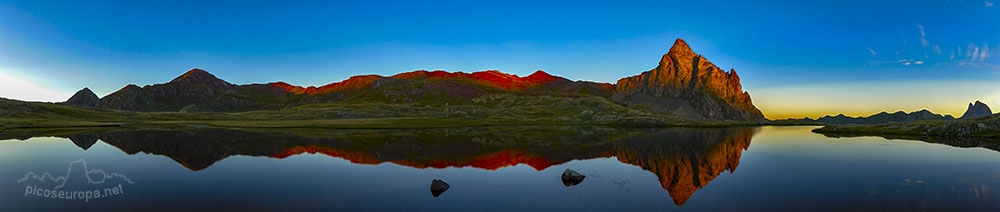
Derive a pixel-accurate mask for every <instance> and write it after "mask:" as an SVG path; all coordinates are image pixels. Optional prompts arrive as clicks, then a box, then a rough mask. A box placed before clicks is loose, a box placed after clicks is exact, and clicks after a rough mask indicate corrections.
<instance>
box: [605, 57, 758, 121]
mask: <svg viewBox="0 0 1000 212" xmlns="http://www.w3.org/2000/svg"><path fill="white" fill-rule="evenodd" d="M615 91H616V95H617V96H618V99H620V100H623V101H632V102H633V103H642V102H648V101H645V100H642V99H646V98H644V97H642V96H651V97H657V98H668V99H680V100H683V101H685V102H686V103H687V104H685V102H676V103H673V104H671V105H672V106H669V108H672V110H689V109H690V110H695V111H696V114H688V115H686V116H688V117H692V118H706V119H718V120H764V115H763V114H762V113H761V112H760V110H759V109H757V107H756V106H754V105H753V102H752V101H751V100H750V94H749V93H747V92H744V91H743V87H742V85H740V78H739V76H738V75H737V74H736V70H735V69H730V71H729V72H726V71H724V70H722V69H720V68H719V67H717V66H715V65H714V64H712V63H711V62H709V61H708V60H707V59H705V58H704V57H702V56H701V55H698V54H697V53H695V52H694V51H692V50H691V47H690V46H688V44H687V42H684V40H681V39H677V40H676V41H674V45H673V46H672V47H670V51H668V52H667V53H666V54H664V55H663V57H662V58H661V59H660V63H659V64H658V65H657V66H656V68H654V69H653V70H649V71H646V72H643V73H642V74H639V75H635V76H631V77H626V78H622V79H620V80H618V82H617V84H616V85H615ZM636 101H639V102H636ZM654 106H655V105H654ZM682 115H683V114H682Z"/></svg>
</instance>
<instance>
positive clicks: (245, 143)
mask: <svg viewBox="0 0 1000 212" xmlns="http://www.w3.org/2000/svg"><path fill="white" fill-rule="evenodd" d="M754 133H755V131H754V129H752V128H727V129H674V128H671V129H620V128H608V127H477V128H443V129H408V130H335V131H270V132H268V131H242V130H230V129H190V130H173V131H166V130H132V131H103V132H85V133H79V132H74V133H69V134H66V133H56V135H54V136H57V137H64V138H68V139H70V140H72V141H73V143H74V144H76V145H77V146H79V147H80V148H82V149H84V150H86V149H88V148H89V147H90V146H92V145H94V144H95V143H96V142H97V140H101V141H103V142H105V143H107V144H110V145H112V146H114V147H117V148H118V149H120V150H122V151H124V152H126V153H128V154H136V153H140V152H141V153H149V154H155V155H163V156H166V157H169V158H171V159H173V160H174V161H176V162H177V163H180V164H181V165H183V166H185V167H187V168H188V169H190V170H192V171H199V170H203V169H206V168H208V167H210V166H211V165H212V164H214V163H216V162H218V161H220V160H222V159H225V158H227V157H229V156H235V155H244V156H266V157H272V158H286V157H289V156H293V155H298V154H303V153H309V154H316V153H319V154H323V155H327V156H330V157H336V158H342V159H345V160H348V161H350V162H351V163H355V164H381V163H386V162H388V163H393V164H398V165H402V166H407V167H413V168H419V169H425V168H447V167H472V168H478V169H485V170H496V169H499V168H503V167H509V166H515V165H519V164H525V165H528V166H531V167H533V168H534V169H536V170H538V171H541V170H545V169H547V168H549V167H551V166H554V165H558V164H562V163H566V162H569V161H572V160H584V159H593V158H607V157H616V158H617V159H618V161H620V162H622V163H626V164H631V165H635V166H638V167H641V168H642V169H644V170H647V171H649V172H651V173H653V174H655V175H656V176H657V178H658V179H659V181H660V184H661V185H662V187H663V189H664V190H667V191H668V192H669V193H670V196H671V197H672V198H673V201H674V203H676V204H677V205H683V204H684V202H685V201H687V199H688V198H690V197H691V196H692V195H693V194H694V192H695V191H697V190H698V189H700V188H702V187H704V186H705V185H706V184H708V183H709V182H710V181H712V179H714V178H715V177H717V176H718V175H719V174H720V173H722V172H725V171H729V172H733V171H734V170H735V169H736V166H737V165H739V159H740V155H741V153H742V152H743V150H746V149H747V147H748V146H749V145H750V140H751V138H752V137H753V135H754ZM50 136H51V135H50Z"/></svg>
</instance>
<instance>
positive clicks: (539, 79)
mask: <svg viewBox="0 0 1000 212" xmlns="http://www.w3.org/2000/svg"><path fill="white" fill-rule="evenodd" d="M381 78H386V77H384V76H379V75H360V76H353V77H351V78H348V79H347V80H344V81H341V82H336V83H331V84H328V85H324V86H320V87H315V86H309V87H301V86H295V85H290V84H288V83H285V82H273V83H269V84H271V85H273V86H274V87H279V88H284V89H285V91H288V92H292V93H295V94H303V93H305V94H310V95H315V94H323V93H329V92H335V91H344V90H353V89H361V88H365V87H368V86H369V85H371V84H372V83H374V82H375V80H378V79H381ZM388 78H396V79H405V80H430V81H442V80H460V81H466V82H470V83H473V84H477V85H481V86H487V87H493V88H497V89H501V90H505V91H519V90H524V89H527V88H530V87H535V86H538V85H541V84H545V83H549V82H552V81H556V80H566V81H569V80H567V79H565V78H562V77H557V76H552V75H550V74H548V73H545V72H544V71H541V70H539V71H536V72H535V73H533V74H531V75H528V76H526V77H518V76H517V75H513V74H507V73H503V72H500V71H496V70H489V71H480V72H473V73H463V72H446V71H425V70H419V71H412V72H406V73H399V74H396V75H392V76H389V77H388ZM607 87H608V88H609V89H610V88H612V85H611V84H608V86H607Z"/></svg>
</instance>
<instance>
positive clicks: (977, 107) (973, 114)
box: [959, 100, 993, 119]
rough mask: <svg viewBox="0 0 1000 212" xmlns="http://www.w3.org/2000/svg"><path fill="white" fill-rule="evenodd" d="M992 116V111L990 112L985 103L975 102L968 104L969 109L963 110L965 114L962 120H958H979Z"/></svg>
mask: <svg viewBox="0 0 1000 212" xmlns="http://www.w3.org/2000/svg"><path fill="white" fill-rule="evenodd" d="M992 114H993V111H992V110H990V106H986V104H985V103H983V102H980V101H979V100H976V102H975V103H969V108H968V109H965V114H962V118H959V119H971V118H979V117H983V116H988V115H992Z"/></svg>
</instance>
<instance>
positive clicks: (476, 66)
mask: <svg viewBox="0 0 1000 212" xmlns="http://www.w3.org/2000/svg"><path fill="white" fill-rule="evenodd" d="M994 1H996V0H990V1H986V0H965V1H960V0H950V1H947V0H941V1H832V2H813V1H763V2H760V1H758V2H752V3H751V2H723V1H677V2H669V1H636V2H633V1H612V2H588V1H575V2H572V3H569V2H564V1H556V2H545V1H520V2H519V1H498V2H492V3H484V2H477V1H338V2H308V3H300V4H295V5H291V4H278V3H265V2H258V1H218V2H211V3H206V2H202V1H190V2H183V1H162V2H159V1H111V2H103V1H73V2H63V1H9V0H0V96H2V97H6V98H14V99H22V100H35V101H63V100H65V99H67V98H69V96H70V95H72V93H73V92H75V91H76V90H79V89H80V88H83V87H90V88H91V89H92V90H94V92H95V93H97V94H98V95H99V96H104V95H107V94H109V93H111V92H114V91H115V90H117V89H119V88H121V87H123V86H125V85H127V84H137V85H147V84H153V83H163V82H166V81H169V80H170V79H172V78H174V77H176V76H177V75H180V74H182V73H183V72H185V71H187V70H189V69H191V68H195V67H198V68H202V69H205V70H208V71H209V72H211V73H213V74H215V75H216V76H218V77H220V78H222V79H225V80H227V81H229V82H232V83H237V84H245V83H264V82H271V81H286V82H289V83H292V84H296V85H305V86H308V85H325V84H328V83H332V82H336V81H340V80H344V79H346V78H347V77H349V76H352V75H359V74H381V75H391V74H394V73H399V72H406V71H412V70H418V69H427V70H437V69H441V70H447V71H465V72H472V71H482V70H491V69H496V70H500V71H503V72H507V73H512V74H517V75H520V76H524V75H527V74H530V73H532V72H534V71H535V70H544V71H546V72H549V73H552V74H554V75H559V76H563V77H566V78H569V79H573V80H588V81H598V82H615V81H616V80H618V79H619V78H622V77H626V76H631V75H635V74H639V73H640V72H642V71H646V70H649V69H652V68H653V67H655V66H656V64H657V62H658V61H659V58H660V56H661V55H662V54H664V53H666V51H667V49H669V47H670V45H671V44H672V43H673V40H674V39H676V38H682V39H684V40H686V41H687V43H688V44H689V45H690V46H691V47H692V48H693V49H694V50H695V52H697V53H699V54H702V55H703V56H705V57H706V58H708V59H709V60H710V61H712V62H713V63H715V64H716V65H718V66H720V68H723V69H726V70H728V69H730V68H733V69H736V71H737V72H738V73H739V75H740V77H741V80H742V83H743V87H744V89H745V90H747V91H749V92H750V95H751V96H752V98H753V101H754V104H755V105H757V106H758V107H759V108H760V109H761V110H762V111H763V112H764V114H765V115H766V116H767V117H768V118H771V119H775V118H787V117H803V116H809V117H814V118H815V117H817V116H822V115H826V114H838V113H845V114H847V115H852V116H857V115H869V114H873V113H877V112H880V111H889V112H893V111H898V110H905V111H914V110H919V109H924V108H926V109H930V110H931V111H933V112H936V113H943V114H953V115H961V114H962V113H963V112H964V111H965V107H966V106H967V104H968V103H969V102H972V101H975V100H977V99H979V100H983V101H984V102H986V103H987V104H989V105H993V106H994V107H998V108H1000V8H998V7H996V6H993V4H994V3H996V2H994Z"/></svg>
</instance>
